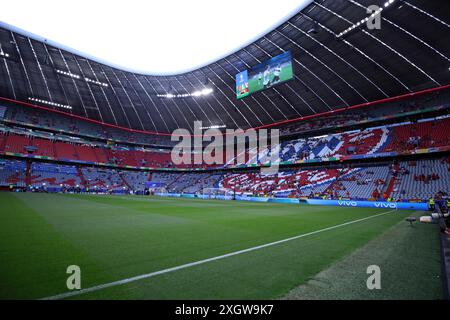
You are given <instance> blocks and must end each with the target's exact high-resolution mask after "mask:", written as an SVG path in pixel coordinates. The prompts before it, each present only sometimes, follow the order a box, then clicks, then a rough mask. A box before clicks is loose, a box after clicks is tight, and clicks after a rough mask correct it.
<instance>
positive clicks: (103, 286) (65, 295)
mask: <svg viewBox="0 0 450 320" xmlns="http://www.w3.org/2000/svg"><path fill="white" fill-rule="evenodd" d="M393 211H397V209H393V210H390V211H386V212H382V213H378V214H375V215H372V216H369V217H365V218H361V219H356V220H352V221H348V222H344V223H341V224H337V225H335V226H331V227H327V228H323V229H319V230H315V231H311V232H308V233H303V234H300V235H298V236H294V237H290V238H286V239H282V240H277V241H274V242H270V243H266V244H262V245H258V246H255V247H251V248H247V249H243V250H239V251H235V252H231V253H227V254H223V255H220V256H216V257H212V258H207V259H204V260H199V261H195V262H190V263H186V264H182V265H179V266H176V267H172V268H167V269H163V270H159V271H154V272H150V273H146V274H141V275H138V276H134V277H131V278H126V279H122V280H117V281H113V282H109V283H105V284H100V285H97V286H93V287H89V288H85V289H80V290H74V291H70V292H65V293H61V294H57V295H54V296H49V297H45V298H42V299H40V300H59V299H65V298H70V297H74V296H79V295H82V294H85V293H89V292H94V291H99V290H102V289H106V288H111V287H116V286H120V285H123V284H126V283H130V282H135V281H138V280H142V279H147V278H152V277H155V276H158V275H161V274H165V273H169V272H174V271H177V270H182V269H186V268H190V267H194V266H198V265H201V264H204V263H208V262H212V261H217V260H221V259H225V258H228V257H233V256H236V255H239V254H243V253H247V252H251V251H255V250H259V249H263V248H267V247H271V246H275V245H278V244H281V243H285V242H288V241H292V240H296V239H300V238H304V237H308V236H312V235H314V234H318V233H321V232H325V231H329V230H333V229H336V228H341V227H344V226H348V225H351V224H354V223H358V222H362V221H365V220H369V219H373V218H377V217H380V216H384V215H386V214H388V213H391V212H393Z"/></svg>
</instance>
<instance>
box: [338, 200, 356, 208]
mask: <svg viewBox="0 0 450 320" xmlns="http://www.w3.org/2000/svg"><path fill="white" fill-rule="evenodd" d="M338 205H340V206H346V207H356V206H357V205H358V204H357V203H356V201H338Z"/></svg>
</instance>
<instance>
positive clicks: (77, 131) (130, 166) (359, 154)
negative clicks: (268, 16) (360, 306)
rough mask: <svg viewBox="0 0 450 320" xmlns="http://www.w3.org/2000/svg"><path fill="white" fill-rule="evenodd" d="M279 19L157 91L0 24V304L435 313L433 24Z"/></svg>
mask: <svg viewBox="0 0 450 320" xmlns="http://www.w3.org/2000/svg"><path fill="white" fill-rule="evenodd" d="M18 2H20V1H18ZM272 6H275V4H272ZM294 8H295V9H294V10H293V11H291V12H284V14H283V15H282V20H280V21H279V23H278V22H276V20H274V21H271V24H270V29H268V30H259V31H258V32H259V33H258V35H257V37H256V38H255V37H254V36H253V38H251V39H250V40H249V41H247V42H245V41H241V42H240V44H239V45H238V47H236V48H234V47H231V46H230V47H229V48H228V49H227V50H228V51H225V52H223V51H222V52H221V53H220V54H219V55H216V56H214V59H213V61H212V60H211V59H209V60H205V61H203V62H201V63H194V62H189V63H190V65H189V64H188V65H187V67H186V68H187V69H180V70H178V71H177V70H169V69H167V72H164V71H160V70H159V71H153V72H152V71H149V72H148V71H147V70H136V69H135V66H130V67H127V66H125V65H124V64H123V63H115V61H111V60H108V59H107V58H106V57H102V56H100V57H98V56H96V55H95V54H91V53H89V54H88V53H85V52H84V48H81V47H80V48H78V47H74V48H72V47H71V46H70V45H69V44H66V43H61V42H60V41H61V40H58V39H51V38H50V39H47V38H46V35H45V34H44V35H42V34H40V33H39V32H40V31H39V30H40V29H38V28H37V29H35V30H34V29H29V28H31V27H28V25H21V24H18V25H14V23H15V21H13V19H11V20H8V19H6V17H8V16H9V15H11V16H12V11H11V12H9V13H8V10H2V11H4V13H3V14H0V20H1V21H0V191H1V192H0V261H1V263H0V299H1V300H11V299H19V300H35V299H45V300H72V299H73V300H97V299H101V300H183V301H184V300H275V301H279V300H418V299H425V300H445V299H448V298H449V294H450V284H449V281H450V280H449V278H448V277H449V276H450V260H449V257H450V218H449V214H448V210H449V207H450V197H449V193H450V113H449V111H450V10H449V9H450V7H449V4H448V3H447V1H444V0H439V1H437V0H436V1H425V0H387V1H386V0H382V1H377V0H338V1H336V0H317V1H298V4H296V5H295V7H294ZM272 9H273V8H272ZM204 10H207V9H206V8H205V9H204ZM270 10H271V7H270V5H269V6H267V8H266V11H270ZM216 11H217V10H216ZM102 14H103V15H106V16H107V15H108V14H107V13H105V12H103V13H102ZM170 14H171V13H170V12H168V13H166V12H161V15H170ZM202 14H203V15H204V16H206V15H207V12H206V11H205V12H204V13H202ZM236 14H237V13H236ZM240 14H241V13H240ZM2 15H3V16H2ZM38 15H39V14H38V13H36V16H38ZM63 18H64V17H63ZM241 18H242V17H241ZM30 19H31V18H30ZM229 19H232V17H229ZM249 19H250V18H249ZM31 20H33V19H31ZM35 20H37V22H38V25H37V26H39V23H40V22H39V20H42V21H43V20H49V21H50V20H51V19H47V18H46V17H43V18H42V19H35ZM67 20H71V19H67ZM18 21H19V20H18ZM86 21H87V20H86ZM230 21H233V20H230ZM68 23H69V24H70V23H72V22H68ZM73 23H75V22H73ZM172 23H173V25H172ZM248 23H251V21H248ZM274 23H275V25H273V24H274ZM170 25H171V26H167V25H166V26H165V28H171V27H173V28H174V29H177V30H178V32H182V30H180V29H183V26H186V25H183V26H181V25H178V24H177V22H176V21H175V20H173V22H171V24H170ZM78 27H79V26H77V28H78ZM227 27H231V26H227ZM238 27H239V26H238ZM239 28H241V29H242V26H241V27H239ZM53 29H58V28H56V27H55V26H53ZM262 31H263V33H262V34H261V32H262ZM93 32H94V31H93ZM138 32H141V33H142V34H139V36H138V37H134V35H133V39H140V41H141V42H145V41H146V40H145V38H146V36H147V35H150V34H151V33H152V32H153V31H152V30H140V31H139V30H136V33H138ZM155 32H156V31H155ZM158 32H159V31H158ZM229 33H232V31H229ZM236 34H239V32H236ZM66 35H67V31H66ZM81 35H83V33H81V31H80V35H79V36H78V38H79V39H82V38H83V37H85V36H81ZM222 36H223V35H221V34H217V36H216V38H217V39H215V38H214V39H212V38H211V39H207V40H205V39H200V40H202V42H203V43H205V41H206V42H207V43H206V44H207V45H209V46H213V45H214V43H215V42H217V43H220V42H221V41H222V40H223V39H222V38H221V37H222ZM104 37H105V39H103V38H97V40H96V42H99V43H100V45H105V46H106V42H107V40H106V37H107V35H106V33H105V34H104ZM131 37H132V36H131V35H130V39H131ZM193 38H195V37H193ZM200 38H201V37H200ZM130 39H123V38H121V39H120V41H119V40H118V42H117V46H118V47H120V48H119V49H118V51H131V53H132V54H133V52H132V51H133V48H132V42H133V41H131V40H130ZM53 40H54V41H53ZM191 40H195V39H191ZM168 41H170V42H173V43H177V42H180V43H184V42H183V41H184V39H183V37H182V36H180V37H179V38H175V39H174V38H171V37H170V40H168ZM222 42H224V40H223V41H222ZM152 45H153V50H154V51H155V52H156V51H160V50H163V49H162V48H165V46H166V45H167V44H166V43H161V44H157V45H156V44H152ZM181 46H182V45H181V44H179V48H180V50H178V52H175V53H176V55H177V56H178V57H179V58H180V59H181V57H183V56H184V55H187V52H188V51H189V50H191V49H192V48H189V46H187V47H185V48H184V47H183V48H181ZM193 46H194V45H193ZM156 47H158V48H156ZM193 49H194V50H195V49H196V48H193ZM136 51H138V50H136ZM197 51H201V50H197ZM155 52H153V51H149V52H147V53H145V54H146V57H147V60H151V59H153V58H152V57H153V54H156V53H155ZM119 53H121V52H119ZM128 60H129V62H130V63H131V62H132V61H131V60H133V57H131V58H128ZM125 62H127V61H126V60H125ZM172 62H173V61H172ZM158 63H162V62H158ZM173 64H175V63H173ZM155 70H156V69H155ZM183 306H184V305H183ZM260 311H262V310H260ZM185 314H188V313H185Z"/></svg>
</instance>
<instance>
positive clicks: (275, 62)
mask: <svg viewBox="0 0 450 320" xmlns="http://www.w3.org/2000/svg"><path fill="white" fill-rule="evenodd" d="M293 77H294V71H293V68H292V57H291V52H290V51H286V52H284V53H282V54H280V55H278V56H276V57H273V58H272V59H270V60H267V61H265V62H262V63H260V64H258V65H256V66H254V67H252V68H251V69H250V70H244V71H242V72H240V73H238V74H237V75H236V97H237V98H238V99H241V98H244V97H246V96H248V95H250V94H252V93H254V92H257V91H261V90H264V89H267V88H271V87H273V86H274V85H276V84H279V83H282V82H285V81H288V80H291V79H292V78H293Z"/></svg>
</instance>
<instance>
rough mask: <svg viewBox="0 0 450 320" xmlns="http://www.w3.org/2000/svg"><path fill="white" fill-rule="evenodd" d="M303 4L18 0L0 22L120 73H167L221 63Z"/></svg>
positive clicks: (300, 0) (296, 0)
mask: <svg viewBox="0 0 450 320" xmlns="http://www.w3.org/2000/svg"><path fill="white" fill-rule="evenodd" d="M308 3H309V0H283V1H281V2H279V3H277V5H276V6H274V5H273V1H272V0H247V1H242V0H227V1H225V2H224V1H209V0H191V1H183V0H169V1H141V0H130V1H126V2H124V1H122V0H110V1H108V6H107V8H105V4H104V3H103V2H101V1H91V0H79V1H77V5H76V6H73V7H71V9H70V11H67V10H66V8H64V6H57V5H56V6H55V0H41V1H33V0H18V1H8V2H5V3H4V4H3V5H2V10H1V11H0V21H3V22H5V23H7V24H8V25H9V26H8V27H9V28H10V29H13V30H17V31H18V32H19V33H22V34H25V35H30V36H31V37H33V38H34V39H37V40H41V41H45V42H47V43H49V44H53V45H55V46H57V47H59V48H62V49H66V50H68V51H71V52H74V53H76V54H79V55H82V56H84V57H87V58H90V59H92V60H94V61H97V62H101V63H104V64H107V65H110V66H113V67H116V68H119V69H122V70H126V71H131V72H138V73H141V74H151V75H170V74H180V73H185V72H189V71H192V70H195V69H198V68H200V67H203V66H206V65H208V64H210V63H212V62H215V61H217V60H219V59H220V58H223V57H226V56H227V55H229V54H230V53H233V52H235V51H237V50H238V49H241V48H243V47H244V46H246V45H248V44H250V43H252V42H253V41H255V40H256V39H258V38H259V37H261V36H263V35H264V34H266V33H267V32H269V31H272V30H273V29H274V28H275V27H277V26H278V25H279V24H281V23H283V22H285V21H286V20H287V19H288V18H290V17H292V16H293V15H294V14H296V13H297V12H298V11H299V10H300V9H303V8H304V7H305V5H306V4H308ZM87 7H89V10H86V8H87ZM48 8H52V9H51V10H49V9H48ZM99 13H101V14H99ZM80 17H83V22H81V21H79V18H80ZM236 17H237V19H236ZM87 21H89V23H86V22H87ZM230 22H231V23H230ZM11 26H14V27H11ZM19 28H20V29H19ZM25 30H27V31H25ZM30 31H32V32H30ZM99 39H101V41H99ZM120 39H126V41H124V42H125V43H126V44H125V45H124V44H123V43H122V42H121V40H120ZM155 44H156V45H155Z"/></svg>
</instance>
